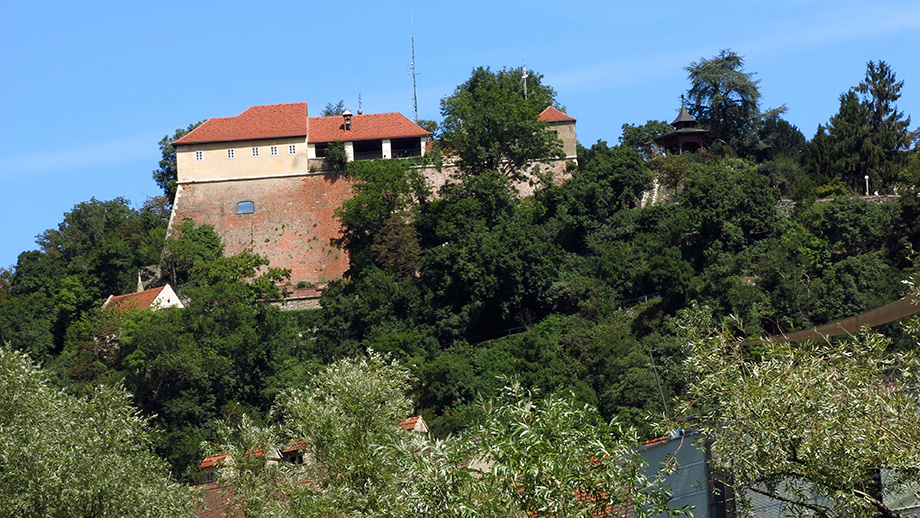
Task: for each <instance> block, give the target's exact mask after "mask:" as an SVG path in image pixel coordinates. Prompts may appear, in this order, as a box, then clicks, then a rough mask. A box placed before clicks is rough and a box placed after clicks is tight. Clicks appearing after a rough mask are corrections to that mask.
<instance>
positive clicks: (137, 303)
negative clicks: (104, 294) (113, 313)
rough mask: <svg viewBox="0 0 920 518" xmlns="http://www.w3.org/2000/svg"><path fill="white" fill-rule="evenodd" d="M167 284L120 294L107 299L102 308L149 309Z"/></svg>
mask: <svg viewBox="0 0 920 518" xmlns="http://www.w3.org/2000/svg"><path fill="white" fill-rule="evenodd" d="M164 287H165V286H160V287H159V288H151V289H149V290H144V291H139V292H137V293H129V294H127V295H118V296H115V297H112V298H110V299H109V300H107V301H105V304H103V305H102V309H117V310H124V311H131V310H135V309H147V308H149V307H150V304H152V303H153V301H154V300H156V298H157V297H158V296H159V295H160V292H161V291H163V288H164Z"/></svg>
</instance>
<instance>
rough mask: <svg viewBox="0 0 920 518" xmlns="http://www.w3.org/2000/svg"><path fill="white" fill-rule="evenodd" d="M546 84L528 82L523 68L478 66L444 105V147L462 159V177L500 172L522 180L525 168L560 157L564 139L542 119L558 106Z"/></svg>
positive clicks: (536, 77)
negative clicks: (541, 119)
mask: <svg viewBox="0 0 920 518" xmlns="http://www.w3.org/2000/svg"><path fill="white" fill-rule="evenodd" d="M542 79H543V76H542V75H540V74H538V73H535V72H530V73H529V74H528V76H527V77H526V78H524V77H523V74H522V70H521V69H502V70H500V71H498V72H492V71H491V70H489V68H482V67H479V68H476V69H474V70H473V73H472V75H471V76H470V78H469V79H468V80H467V81H466V82H465V83H463V84H462V85H460V86H458V87H457V89H456V90H454V93H453V94H452V95H450V96H449V97H445V98H444V99H442V100H441V115H443V116H444V120H443V121H442V122H441V142H442V144H443V146H444V149H445V151H446V152H447V153H448V154H450V155H452V156H455V157H457V166H458V167H459V168H460V170H461V172H463V173H464V174H467V175H474V176H475V175H479V174H482V173H484V172H486V171H500V172H501V173H502V174H503V175H505V176H508V177H511V178H519V177H522V175H523V174H524V172H525V171H524V166H525V165H527V164H529V163H531V162H534V161H539V160H545V159H549V158H555V157H560V156H561V144H560V141H559V139H557V138H556V137H555V135H554V134H553V133H551V132H549V131H547V124H546V123H545V122H541V121H538V120H537V117H538V116H539V115H540V112H542V111H543V110H544V109H545V108H546V107H547V106H554V105H555V104H556V102H555V97H556V92H555V91H554V90H553V89H552V88H551V87H549V86H545V85H543V84H542V82H541V81H542ZM524 81H526V84H527V96H526V97H525V96H524Z"/></svg>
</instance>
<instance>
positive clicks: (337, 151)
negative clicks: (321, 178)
mask: <svg viewBox="0 0 920 518" xmlns="http://www.w3.org/2000/svg"><path fill="white" fill-rule="evenodd" d="M347 168H348V152H347V151H345V143H344V142H341V141H338V140H336V141H335V142H330V143H329V145H328V146H326V156H325V157H323V169H324V170H326V171H336V172H344V171H346V170H347Z"/></svg>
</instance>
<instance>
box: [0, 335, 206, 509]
mask: <svg viewBox="0 0 920 518" xmlns="http://www.w3.org/2000/svg"><path fill="white" fill-rule="evenodd" d="M0 386H2V387H3V390H2V391H0V430H3V433H2V434H0V466H2V467H3V468H2V469H0V514H2V515H4V516H22V517H36V518H38V517H46V516H60V517H81V516H86V517H90V516H92V517H123V516H162V517H167V516H169V517H173V516H193V514H192V503H193V501H192V493H191V491H189V489H188V488H187V486H185V485H182V484H178V483H176V482H175V481H173V480H171V479H170V478H169V476H168V475H167V470H166V467H165V465H164V464H165V463H164V462H163V461H162V460H161V459H159V458H157V457H156V456H155V455H154V454H153V452H152V449H151V448H152V443H153V433H152V432H151V428H150V423H149V421H148V420H147V419H145V418H143V417H141V416H140V415H139V414H138V412H137V410H135V409H133V408H131V406H130V404H129V395H128V394H127V393H125V392H124V391H123V390H122V389H120V388H105V387H103V388H100V389H98V390H96V391H94V392H93V394H92V396H91V397H88V398H84V397H77V396H72V395H68V394H66V393H64V392H62V391H60V390H59V389H57V388H55V387H53V386H52V384H51V383H50V381H49V379H48V375H47V374H46V373H45V372H43V371H42V370H40V369H39V368H38V367H36V366H35V365H34V364H33V363H32V361H30V360H29V359H28V358H27V357H26V355H24V354H23V353H20V352H16V351H13V350H11V349H10V348H9V347H8V346H6V345H0Z"/></svg>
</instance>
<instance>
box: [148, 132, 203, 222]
mask: <svg viewBox="0 0 920 518" xmlns="http://www.w3.org/2000/svg"><path fill="white" fill-rule="evenodd" d="M204 122H205V121H198V122H193V123H192V124H189V125H188V127H187V128H184V129H183V128H178V129H177V130H176V131H175V133H173V134H172V136H170V135H164V136H163V138H161V139H160V142H158V145H159V146H160V154H161V155H162V158H160V163H159V167H158V168H156V169H154V170H153V181H155V182H156V183H157V185H159V186H160V188H161V189H163V194H165V195H166V197H167V198H168V199H169V205H172V203H173V201H174V200H175V199H176V190H177V189H178V188H179V168H178V166H177V165H176V148H174V147H173V145H172V143H173V142H175V141H177V140H179V139H180V138H182V137H184V136H185V135H187V134H188V133H189V132H190V131H192V130H193V129H195V128H197V127H198V126H201V125H202V124H204Z"/></svg>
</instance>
